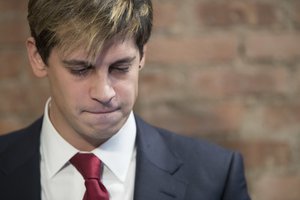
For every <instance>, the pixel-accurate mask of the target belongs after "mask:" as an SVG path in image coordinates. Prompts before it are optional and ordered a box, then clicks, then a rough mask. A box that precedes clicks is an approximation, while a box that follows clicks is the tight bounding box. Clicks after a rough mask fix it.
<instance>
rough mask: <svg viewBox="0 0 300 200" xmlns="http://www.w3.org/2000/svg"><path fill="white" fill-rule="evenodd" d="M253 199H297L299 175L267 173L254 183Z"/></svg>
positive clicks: (299, 193)
mask: <svg viewBox="0 0 300 200" xmlns="http://www.w3.org/2000/svg"><path fill="white" fill-rule="evenodd" d="M253 185H254V191H253V193H254V194H255V199H263V200H283V199H285V200H299V197H300V190H299V188H300V175H299V174H286V175H285V174H284V175H280V174H276V173H268V174H266V175H264V176H262V177H261V178H259V179H258V180H257V181H256V182H255V183H254V184H253Z"/></svg>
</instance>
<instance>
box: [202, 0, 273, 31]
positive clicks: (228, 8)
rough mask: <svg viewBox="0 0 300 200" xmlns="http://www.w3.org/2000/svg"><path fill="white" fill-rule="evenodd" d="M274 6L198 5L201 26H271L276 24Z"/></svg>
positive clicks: (257, 3) (210, 2)
mask: <svg viewBox="0 0 300 200" xmlns="http://www.w3.org/2000/svg"><path fill="white" fill-rule="evenodd" d="M275 5H276V4H271V3H262V2H249V1H248V2H246V1H220V2H215V1H207V2H201V3H199V5H198V7H197V12H198V15H199V20H200V23H201V24H204V25H208V26H224V27H225V26H232V25H255V26H263V27H265V26H271V25H273V24H276V23H277V22H278V18H277V16H276V10H277V8H276V7H275Z"/></svg>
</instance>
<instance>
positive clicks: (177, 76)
mask: <svg viewBox="0 0 300 200" xmlns="http://www.w3.org/2000/svg"><path fill="white" fill-rule="evenodd" d="M166 70H167V69H165V68H157V67H156V66H151V65H147V66H146V67H145V68H144V69H143V71H142V73H141V76H140V79H141V83H140V85H139V99H140V101H141V102H143V104H146V103H155V102H158V101H159V102H162V101H167V100H170V99H178V98H181V97H182V95H184V94H183V91H184V82H185V77H184V75H183V74H182V73H180V71H178V70H176V69H173V70H172V71H169V72H168V73H167V72H166ZM149 94H151V95H149Z"/></svg>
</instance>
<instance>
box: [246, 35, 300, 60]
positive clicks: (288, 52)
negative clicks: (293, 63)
mask: <svg viewBox="0 0 300 200" xmlns="http://www.w3.org/2000/svg"><path fill="white" fill-rule="evenodd" d="M299 44H300V36H299V35H297V34H271V33H269V34H266V33H257V34H252V35H248V37H247V39H246V42H245V48H246V56H247V57H248V58H250V59H262V60H266V59H274V60H289V59H293V58H295V57H299V56H300V45H299Z"/></svg>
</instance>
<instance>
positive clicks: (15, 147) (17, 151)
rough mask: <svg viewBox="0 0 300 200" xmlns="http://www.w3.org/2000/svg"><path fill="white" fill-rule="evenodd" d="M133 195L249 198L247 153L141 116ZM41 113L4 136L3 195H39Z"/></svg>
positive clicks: (148, 198) (141, 199)
mask: <svg viewBox="0 0 300 200" xmlns="http://www.w3.org/2000/svg"><path fill="white" fill-rule="evenodd" d="M136 121H137V141H136V145H137V164H136V180H135V191H134V200H175V199H176V200H249V199H250V198H249V196H248V192H247V186H246V180H245V176H244V169H243V168H244V167H243V162H242V158H241V156H240V155H239V154H238V153H235V152H231V151H227V150H225V149H223V148H221V147H218V146H216V145H213V144H209V143H207V142H205V141H202V140H196V139H191V138H187V137H183V136H179V135H176V134H173V133H171V132H168V131H166V130H162V129H159V128H155V127H153V126H151V125H149V124H147V123H145V122H144V121H143V120H141V119H140V118H139V117H136ZM41 126H42V118H41V119H39V120H38V121H36V122H35V123H33V124H32V125H31V126H29V127H28V128H25V129H23V130H20V131H16V132H14V133H10V134H8V135H5V136H1V137H0V199H1V200H20V199H22V200H40V199H41V184H40V152H39V145H40V132H41Z"/></svg>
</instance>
